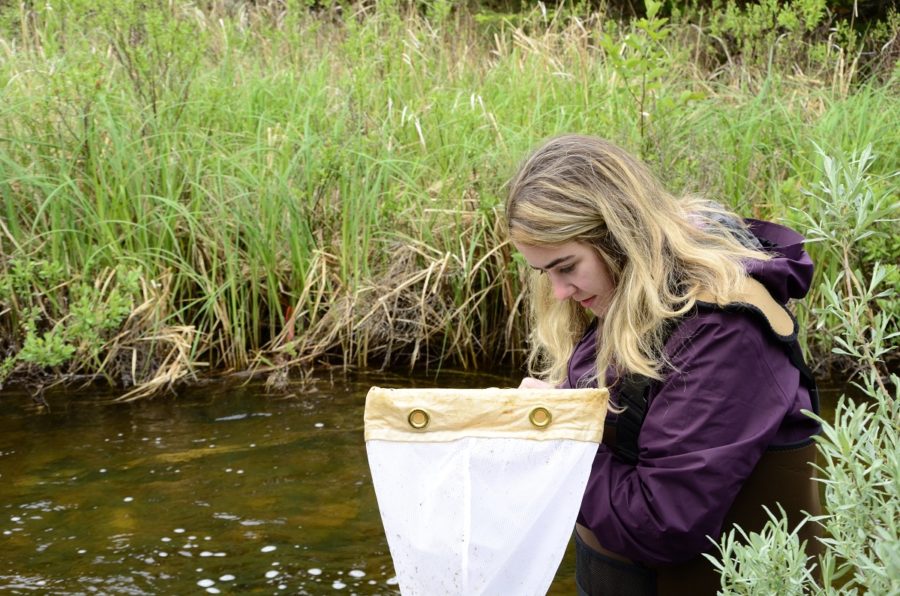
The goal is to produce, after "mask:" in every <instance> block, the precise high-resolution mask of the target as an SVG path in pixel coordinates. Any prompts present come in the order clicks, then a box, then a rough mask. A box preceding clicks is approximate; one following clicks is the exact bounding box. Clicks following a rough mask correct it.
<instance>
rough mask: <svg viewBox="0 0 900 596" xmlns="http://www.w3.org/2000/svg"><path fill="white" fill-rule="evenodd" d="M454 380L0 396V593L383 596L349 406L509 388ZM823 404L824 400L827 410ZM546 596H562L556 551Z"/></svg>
mask: <svg viewBox="0 0 900 596" xmlns="http://www.w3.org/2000/svg"><path fill="white" fill-rule="evenodd" d="M517 382H518V379H516V378H513V377H508V376H502V375H471V374H465V373H458V372H447V373H443V374H442V375H441V376H440V377H438V378H435V377H425V376H417V377H410V376H409V375H406V374H389V373H365V374H359V373H355V374H349V375H343V374H337V373H335V374H333V375H329V374H328V373H324V374H320V375H319V376H317V377H315V378H313V379H311V380H309V381H308V382H305V383H299V382H298V383H296V384H293V385H289V386H288V387H287V388H286V389H284V390H282V391H279V392H274V393H272V392H267V391H266V388H265V386H264V384H263V383H261V382H251V383H243V384H241V383H235V382H233V381H232V382H217V383H210V384H207V385H205V386H200V387H193V388H191V389H189V390H185V391H183V392H182V393H180V394H179V395H178V396H169V397H162V398H156V399H154V400H150V401H140V402H135V403H129V404H122V403H113V402H112V400H113V399H114V398H115V397H116V394H111V393H103V392H99V391H98V390H97V389H96V388H91V389H84V390H80V391H79V390H72V389H70V390H68V391H65V392H62V391H61V392H50V393H48V394H47V395H46V396H45V397H46V399H47V401H48V403H49V405H50V407H49V409H48V408H43V407H40V406H38V405H37V404H36V403H35V402H34V401H33V400H32V398H31V397H30V395H29V394H28V393H26V392H24V391H16V390H10V389H7V390H5V391H4V392H3V394H2V396H0V533H2V534H0V547H2V548H0V591H5V592H9V593H13V594H15V593H20V594H26V593H54V594H90V593H102V594H191V593H194V594H205V593H213V594H215V593H223V594H225V593H248V592H249V593H289V594H323V593H347V594H360V595H363V594H367V595H371V594H398V593H399V591H398V589H397V584H396V578H395V577H394V572H393V568H392V565H391V560H390V555H389V552H388V547H387V543H386V541H385V538H384V532H383V530H382V526H381V520H380V517H379V514H378V509H377V505H376V502H375V494H374V491H373V489H372V484H371V479H370V477H369V471H368V464H367V461H366V455H365V446H364V443H363V428H362V423H363V406H364V400H365V394H366V392H367V391H368V389H369V387H371V386H372V385H379V386H383V387H411V386H419V387H434V386H443V387H489V386H500V387H503V386H515V385H516V384H517ZM836 392H837V390H836V389H835V390H827V391H824V392H823V394H824V397H826V401H828V402H833V401H834V394H835V393H836ZM550 593H551V594H557V595H562V594H574V593H575V584H574V561H573V556H572V552H571V545H570V549H569V552H568V553H567V555H566V558H565V559H564V561H563V564H562V566H561V567H560V570H559V572H558V573H557V579H556V581H555V582H554V584H553V587H552V588H551V591H550Z"/></svg>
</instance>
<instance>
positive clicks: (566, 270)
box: [557, 265, 575, 275]
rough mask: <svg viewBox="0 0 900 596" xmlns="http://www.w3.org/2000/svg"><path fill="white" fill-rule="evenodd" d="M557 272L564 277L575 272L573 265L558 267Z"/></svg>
mask: <svg viewBox="0 0 900 596" xmlns="http://www.w3.org/2000/svg"><path fill="white" fill-rule="evenodd" d="M557 271H559V272H560V273H562V274H564V275H565V274H567V273H572V272H573V271H575V265H566V266H565V267H560V268H559V269H557Z"/></svg>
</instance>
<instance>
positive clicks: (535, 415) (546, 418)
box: [528, 406, 553, 428]
mask: <svg viewBox="0 0 900 596" xmlns="http://www.w3.org/2000/svg"><path fill="white" fill-rule="evenodd" d="M528 420H530V421H531V423H532V424H533V425H535V426H536V427H538V428H546V427H548V426H550V422H551V421H552V420H553V416H552V415H551V414H550V410H548V409H547V408H544V407H541V406H538V407H537V408H535V409H533V410H531V413H530V414H528Z"/></svg>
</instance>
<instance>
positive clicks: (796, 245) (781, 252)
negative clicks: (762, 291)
mask: <svg viewBox="0 0 900 596" xmlns="http://www.w3.org/2000/svg"><path fill="white" fill-rule="evenodd" d="M744 221H745V223H746V224H747V226H748V227H749V229H750V232H751V233H752V234H753V235H754V236H756V238H757V239H759V241H760V242H761V243H762V245H763V248H764V250H765V251H766V252H767V253H769V254H770V255H771V256H772V258H771V259H770V260H768V261H756V260H750V261H748V262H747V264H746V267H747V273H749V274H750V275H751V276H753V278H754V279H756V280H757V281H759V282H760V283H761V284H763V285H764V286H766V288H767V289H768V290H769V293H770V294H772V297H773V298H775V300H777V301H778V302H780V303H782V304H785V303H787V301H788V300H789V299H791V298H794V299H798V298H803V297H804V296H806V293H807V292H809V288H810V284H811V283H812V277H813V262H812V259H811V258H810V257H809V254H807V252H806V251H805V250H804V249H803V241H804V238H803V236H801V235H800V234H798V233H797V232H795V231H794V230H792V229H790V228H788V227H785V226H782V225H779V224H776V223H772V222H768V221H760V220H756V219H747V220H744Z"/></svg>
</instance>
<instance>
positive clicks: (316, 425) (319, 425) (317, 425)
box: [313, 422, 325, 428]
mask: <svg viewBox="0 0 900 596" xmlns="http://www.w3.org/2000/svg"><path fill="white" fill-rule="evenodd" d="M313 426H315V427H316V428H324V427H325V425H324V424H323V423H321V422H316V423H315V424H314V425H313Z"/></svg>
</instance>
